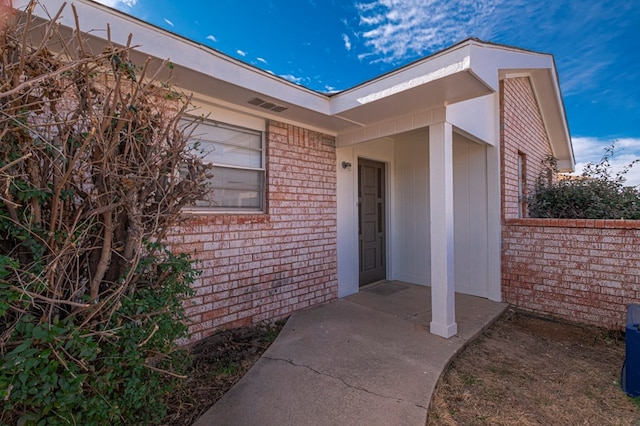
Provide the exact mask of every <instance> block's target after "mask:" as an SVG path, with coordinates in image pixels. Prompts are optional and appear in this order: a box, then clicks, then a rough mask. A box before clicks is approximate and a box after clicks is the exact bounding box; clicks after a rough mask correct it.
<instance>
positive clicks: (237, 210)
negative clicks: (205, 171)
mask: <svg viewBox="0 0 640 426" xmlns="http://www.w3.org/2000/svg"><path fill="white" fill-rule="evenodd" d="M197 120H200V119H197ZM200 126H209V127H218V128H222V129H226V130H231V131H237V132H239V133H246V134H252V135H256V136H258V135H259V137H260V149H259V151H260V167H246V166H237V165H232V164H228V163H227V164H225V163H220V162H218V163H216V162H213V161H206V160H205V161H206V163H207V164H210V165H211V171H212V173H213V174H214V175H215V171H216V169H221V168H222V169H228V170H248V171H256V172H259V175H260V180H261V182H260V189H259V191H258V192H259V197H258V204H259V207H249V208H243V207H241V206H239V205H236V206H231V207H221V206H214V205H207V206H198V205H189V206H187V207H185V209H184V210H185V211H186V212H188V213H200V214H266V213H267V164H266V162H267V153H266V151H267V140H266V139H267V138H266V132H265V131H264V130H258V129H254V128H250V127H246V126H241V125H237V124H231V123H227V122H223V121H219V120H210V119H202V120H201V121H200V122H199V123H198V124H197V127H196V128H195V130H194V132H193V134H192V135H191V138H190V145H192V144H193V143H196V142H200V144H201V145H202V146H204V145H205V144H207V143H216V141H214V140H211V141H203V140H202V139H201V138H199V137H198V134H199V132H198V129H199V128H200ZM225 144H226V145H229V144H227V143H225ZM207 184H208V185H210V190H211V191H215V190H216V187H215V186H213V179H207ZM213 201H214V198H213V195H212V198H211V203H210V204H212V203H213Z"/></svg>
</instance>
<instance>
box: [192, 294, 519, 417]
mask: <svg viewBox="0 0 640 426" xmlns="http://www.w3.org/2000/svg"><path fill="white" fill-rule="evenodd" d="M506 307H507V305H506V304H503V303H496V302H491V301H489V300H486V299H482V298H477V297H473V296H466V295H460V294H457V295H456V317H457V322H458V335H456V336H454V337H452V338H450V339H444V338H441V337H438V336H435V335H433V334H430V333H429V322H430V320H431V292H430V289H429V287H423V286H417V285H412V284H407V283H401V282H382V283H379V284H375V285H372V286H369V287H366V288H363V289H361V291H360V292H359V293H358V294H356V295H353V296H349V297H347V298H345V299H341V300H338V301H337V302H334V303H331V304H328V305H324V306H320V307H316V308H312V309H309V310H306V311H302V312H297V313H295V314H293V315H292V316H291V318H290V319H289V321H288V322H287V324H286V325H285V327H284V328H283V330H282V331H281V333H280V335H279V336H278V338H277V339H276V341H275V342H274V343H273V344H272V345H271V347H270V348H269V349H268V350H267V351H266V352H265V354H264V355H263V356H262V358H261V359H260V360H259V361H258V362H257V363H256V364H255V365H254V366H253V368H252V369H251V370H250V371H249V372H248V373H247V374H246V375H245V376H244V377H243V378H242V379H241V380H240V381H239V382H238V383H237V384H236V385H235V386H234V387H233V388H232V389H231V390H230V391H229V392H228V393H227V394H226V395H225V396H224V397H223V398H222V399H220V401H218V402H217V403H216V404H215V405H214V406H213V407H211V409H210V410H209V411H207V412H206V413H205V415H204V416H202V417H201V418H200V419H199V420H198V421H197V422H196V423H195V424H196V425H199V426H203V425H214V424H215V425H300V424H304V425H335V424H349V425H372V424H406V425H414V424H415V425H424V423H425V421H426V416H427V409H428V406H429V401H430V400H431V395H432V393H433V390H434V388H435V385H436V383H437V381H438V379H439V377H440V375H441V374H442V372H443V371H444V369H445V368H446V366H447V365H448V363H449V362H450V361H451V359H452V358H453V357H454V356H455V354H456V353H458V352H459V351H460V350H461V349H462V348H463V346H464V345H465V344H466V343H468V342H469V341H470V340H471V339H473V338H474V337H475V336H477V335H479V334H480V332H481V331H482V330H483V329H484V328H485V327H487V326H488V325H489V324H490V323H491V322H493V321H494V320H495V319H496V318H497V317H498V316H499V315H500V314H501V313H502V312H503V311H504V310H505V309H506Z"/></svg>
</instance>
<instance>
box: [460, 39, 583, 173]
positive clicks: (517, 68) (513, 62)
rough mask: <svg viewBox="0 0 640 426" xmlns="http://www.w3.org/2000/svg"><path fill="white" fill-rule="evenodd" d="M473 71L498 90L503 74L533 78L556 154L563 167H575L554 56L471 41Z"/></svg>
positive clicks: (541, 110)
mask: <svg viewBox="0 0 640 426" xmlns="http://www.w3.org/2000/svg"><path fill="white" fill-rule="evenodd" d="M471 71H472V72H473V73H474V74H476V75H477V76H478V77H479V78H481V79H482V80H483V81H485V83H486V84H488V85H490V87H492V88H493V89H494V90H496V91H497V90H498V86H499V78H500V77H499V76H500V74H502V75H504V76H506V77H519V76H528V77H529V78H531V81H532V83H533V87H534V92H535V95H536V98H537V100H538V104H539V107H540V113H541V114H542V119H543V121H544V123H545V128H546V130H547V135H548V137H549V141H550V142H551V148H552V151H553V154H554V155H555V156H556V157H557V158H558V160H559V164H560V163H562V164H563V168H566V169H567V170H571V171H572V170H573V168H574V155H573V146H572V145H571V138H570V136H569V127H568V124H567V121H566V113H565V110H564V103H563V101H562V93H561V91H560V86H559V84H558V79H557V72H556V67H555V63H554V60H553V56H551V55H549V54H545V53H537V52H529V51H525V50H521V49H517V48H509V47H505V46H493V45H488V44H481V43H477V42H472V46H471Z"/></svg>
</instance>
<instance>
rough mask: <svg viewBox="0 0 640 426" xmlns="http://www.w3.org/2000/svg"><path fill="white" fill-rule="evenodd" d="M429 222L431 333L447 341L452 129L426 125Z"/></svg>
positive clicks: (452, 320)
mask: <svg viewBox="0 0 640 426" xmlns="http://www.w3.org/2000/svg"><path fill="white" fill-rule="evenodd" d="M429 200H430V203H429V205H430V208H429V219H430V225H431V312H432V317H431V327H430V328H431V332H432V333H433V334H436V335H438V336H442V337H446V338H449V337H451V336H454V335H455V334H456V333H457V332H458V325H457V324H456V315H455V277H454V271H455V266H454V251H453V129H452V127H451V124H449V123H447V122H440V123H435V124H433V125H431V126H429Z"/></svg>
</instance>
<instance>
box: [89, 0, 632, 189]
mask: <svg viewBox="0 0 640 426" xmlns="http://www.w3.org/2000/svg"><path fill="white" fill-rule="evenodd" d="M97 1H99V2H100V3H104V4H106V5H108V6H111V7H114V8H116V9H119V10H121V11H123V12H125V13H128V14H130V15H133V16H136V17H138V18H140V19H143V20H145V21H147V22H149V23H151V24H154V25H157V26H159V27H162V28H165V29H167V30H169V31H172V32H175V33H177V34H180V35H183V36H185V37H187V38H190V39H192V40H194V41H197V42H199V43H202V44H204V45H207V46H210V47H212V48H215V49H217V50H219V51H221V52H223V53H226V54H228V55H230V56H232V57H235V58H237V59H240V60H242V61H244V62H247V63H250V64H252V65H255V66H256V67H259V68H262V69H264V70H266V71H269V72H271V73H273V74H275V75H278V76H281V77H283V78H285V79H287V80H290V81H292V82H295V83H298V84H300V85H303V86H306V87H308V88H310V89H313V90H317V91H321V92H334V91H339V90H344V89H348V88H350V87H353V86H355V85H357V84H359V83H362V82H364V81H366V80H369V79H371V78H375V77H377V76H379V75H380V74H383V73H385V72H387V71H390V70H393V69H396V68H399V67H401V66H403V65H405V64H407V63H410V62H412V61H415V60H417V59H419V58H421V57H423V56H427V55H429V54H431V53H434V52H437V51H439V50H442V49H444V48H446V47H448V46H450V45H452V44H454V43H456V42H458V41H461V40H463V39H465V38H467V37H478V38H480V39H483V40H486V41H491V42H495V43H502V44H507V45H512V46H516V47H521V48H525V49H531V50H535V51H540V52H545V53H551V54H553V55H554V57H555V60H556V65H557V68H558V73H559V78H560V85H561V88H562V93H563V97H564V102H565V108H566V111H567V118H568V121H569V127H570V130H571V135H572V140H573V144H574V149H575V154H576V162H577V166H576V170H577V171H580V170H581V169H582V166H583V164H584V163H585V162H587V161H592V162H597V161H599V159H600V158H601V157H602V154H603V153H604V147H606V146H609V145H610V144H611V142H612V141H614V140H616V141H617V142H616V147H617V151H618V154H617V155H616V157H615V159H614V165H615V166H620V165H624V164H628V163H630V162H631V161H632V160H633V159H635V158H639V157H640V31H639V30H640V2H639V1H638V0H617V1H616V0H555V1H540V0H361V1H351V0H324V1H323V0H288V1H283V0H243V1H239V0H208V1H205V0H201V1H197V0H182V1H171V0H97ZM134 42H135V34H134ZM167 56H168V57H170V56H171V52H167ZM627 183H628V184H632V185H640V165H639V166H638V167H636V168H635V169H632V171H631V172H630V173H629V174H628V175H627Z"/></svg>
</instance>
